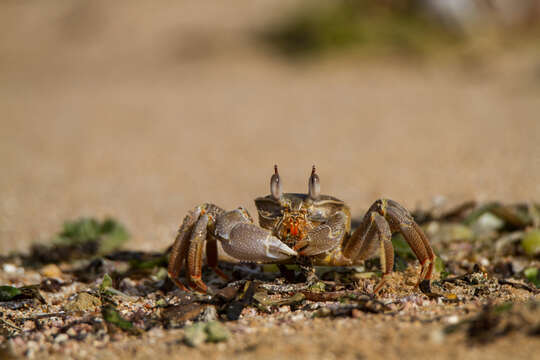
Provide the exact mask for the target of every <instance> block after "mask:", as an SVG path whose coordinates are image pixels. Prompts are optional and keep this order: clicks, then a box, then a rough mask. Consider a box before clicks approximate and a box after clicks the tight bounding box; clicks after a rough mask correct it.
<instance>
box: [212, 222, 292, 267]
mask: <svg viewBox="0 0 540 360" xmlns="http://www.w3.org/2000/svg"><path fill="white" fill-rule="evenodd" d="M221 245H222V247H223V250H225V252H227V254H229V255H230V256H232V257H234V258H235V259H238V260H240V261H246V262H258V263H267V262H276V261H283V260H287V259H290V258H291V257H293V256H297V255H298V254H297V253H296V251H294V250H293V249H291V248H290V247H288V246H287V245H285V244H284V243H282V242H281V241H280V240H279V239H278V238H277V237H275V236H273V235H272V234H271V233H270V231H268V230H265V229H262V228H260V227H258V226H256V225H254V224H249V223H239V224H236V225H235V226H234V227H233V228H232V229H231V231H230V233H229V236H228V239H222V240H221Z"/></svg>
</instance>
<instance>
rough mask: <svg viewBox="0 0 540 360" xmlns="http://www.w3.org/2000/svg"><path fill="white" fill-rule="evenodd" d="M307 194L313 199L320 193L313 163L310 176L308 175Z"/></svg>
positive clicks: (319, 185)
mask: <svg viewBox="0 0 540 360" xmlns="http://www.w3.org/2000/svg"><path fill="white" fill-rule="evenodd" d="M308 194H309V197H310V198H311V199H313V200H315V199H317V198H318V197H319V195H320V194H321V184H320V181H319V175H317V174H316V173H315V165H313V168H312V170H311V176H310V177H309V186H308Z"/></svg>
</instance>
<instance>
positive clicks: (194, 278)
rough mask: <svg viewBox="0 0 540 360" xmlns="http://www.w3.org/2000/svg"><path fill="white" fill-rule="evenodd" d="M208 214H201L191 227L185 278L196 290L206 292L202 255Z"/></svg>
mask: <svg viewBox="0 0 540 360" xmlns="http://www.w3.org/2000/svg"><path fill="white" fill-rule="evenodd" d="M208 219H209V218H208V215H207V214H203V215H201V216H200V217H199V220H197V223H196V224H195V226H194V227H193V231H192V233H191V238H190V240H189V250H188V256H187V272H188V275H187V278H188V281H189V286H190V287H191V288H193V289H195V290H197V291H200V292H203V293H206V291H207V287H206V284H205V283H204V282H203V281H202V257H203V249H204V243H205V241H206V234H207V229H206V227H207V226H208Z"/></svg>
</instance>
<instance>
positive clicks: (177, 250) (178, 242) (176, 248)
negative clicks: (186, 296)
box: [168, 207, 201, 291]
mask: <svg viewBox="0 0 540 360" xmlns="http://www.w3.org/2000/svg"><path fill="white" fill-rule="evenodd" d="M200 211H201V210H200V207H197V208H196V209H195V210H194V211H190V212H189V213H188V214H187V215H186V217H185V218H184V221H183V222H182V225H181V226H180V229H179V230H178V235H177V236H176V239H175V241H174V244H173V246H172V249H171V254H170V257H169V268H168V272H169V277H170V278H171V280H172V281H173V282H174V283H175V284H176V286H178V287H179V288H180V289H182V290H184V291H187V288H186V287H185V286H184V284H182V283H181V282H180V281H179V280H178V275H180V271H182V266H183V264H184V260H185V259H186V257H187V254H188V249H189V239H190V236H191V232H192V229H193V225H194V224H195V222H196V221H197V219H198V218H199V215H200Z"/></svg>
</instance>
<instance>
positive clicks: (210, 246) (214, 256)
mask: <svg viewBox="0 0 540 360" xmlns="http://www.w3.org/2000/svg"><path fill="white" fill-rule="evenodd" d="M218 257H219V256H218V247H217V241H216V238H215V237H214V236H212V235H210V236H208V238H207V239H206V261H207V263H208V266H210V267H211V268H212V270H214V272H215V273H216V274H218V276H219V277H221V278H222V279H223V280H226V281H227V280H229V277H228V276H227V275H226V274H225V273H224V272H223V271H221V269H220V268H219V267H218Z"/></svg>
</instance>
